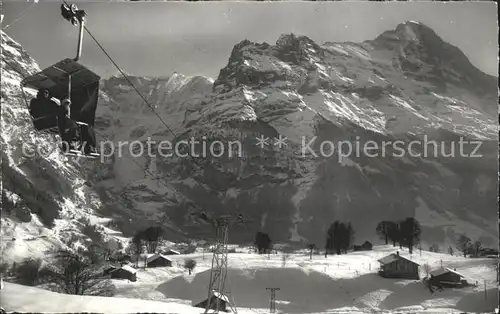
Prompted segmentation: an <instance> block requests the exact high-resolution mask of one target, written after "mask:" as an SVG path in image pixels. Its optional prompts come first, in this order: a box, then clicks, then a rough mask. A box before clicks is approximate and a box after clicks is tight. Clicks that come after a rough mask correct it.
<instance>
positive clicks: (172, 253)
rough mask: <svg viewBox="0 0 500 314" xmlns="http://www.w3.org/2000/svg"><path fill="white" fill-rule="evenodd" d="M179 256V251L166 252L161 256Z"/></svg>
mask: <svg viewBox="0 0 500 314" xmlns="http://www.w3.org/2000/svg"><path fill="white" fill-rule="evenodd" d="M179 254H181V253H180V252H179V251H176V250H171V249H169V250H166V251H164V252H163V253H162V255H179Z"/></svg>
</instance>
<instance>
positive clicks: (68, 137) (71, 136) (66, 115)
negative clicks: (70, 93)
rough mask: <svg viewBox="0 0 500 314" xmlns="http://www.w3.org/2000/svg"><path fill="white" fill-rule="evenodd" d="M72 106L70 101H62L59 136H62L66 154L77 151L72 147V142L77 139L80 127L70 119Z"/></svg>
mask: <svg viewBox="0 0 500 314" xmlns="http://www.w3.org/2000/svg"><path fill="white" fill-rule="evenodd" d="M70 106H71V101H70V100H69V99H64V100H63V101H62V104H61V107H60V110H59V115H58V119H57V121H58V127H59V135H60V136H61V140H62V146H63V147H62V149H63V151H65V152H68V151H69V150H75V149H77V148H76V147H75V146H74V145H72V142H73V141H74V140H75V139H76V138H77V135H78V125H77V124H76V123H75V121H73V120H71V118H70Z"/></svg>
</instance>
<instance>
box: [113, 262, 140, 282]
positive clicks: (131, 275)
mask: <svg viewBox="0 0 500 314" xmlns="http://www.w3.org/2000/svg"><path fill="white" fill-rule="evenodd" d="M109 275H110V277H111V278H115V279H128V280H130V281H137V269H135V268H132V267H130V266H128V265H123V266H121V267H120V268H117V269H115V270H113V271H111V272H110V273H109Z"/></svg>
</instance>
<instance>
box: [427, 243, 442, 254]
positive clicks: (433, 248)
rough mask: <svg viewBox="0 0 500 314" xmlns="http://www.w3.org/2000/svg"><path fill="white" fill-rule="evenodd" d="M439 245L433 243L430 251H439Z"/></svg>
mask: <svg viewBox="0 0 500 314" xmlns="http://www.w3.org/2000/svg"><path fill="white" fill-rule="evenodd" d="M439 250H440V249H439V245H437V244H436V243H434V244H433V245H431V246H430V248H429V251H430V252H434V253H439Z"/></svg>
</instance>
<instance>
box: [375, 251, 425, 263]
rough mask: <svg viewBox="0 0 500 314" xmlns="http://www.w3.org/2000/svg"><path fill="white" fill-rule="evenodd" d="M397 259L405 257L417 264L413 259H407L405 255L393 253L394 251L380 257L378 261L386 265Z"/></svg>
mask: <svg viewBox="0 0 500 314" xmlns="http://www.w3.org/2000/svg"><path fill="white" fill-rule="evenodd" d="M398 259H405V260H407V261H409V262H412V263H413V264H417V265H419V264H418V263H415V262H414V261H412V260H410V259H407V258H406V257H403V256H401V255H398V254H394V253H392V254H390V255H387V256H385V257H382V258H381V259H379V260H378V262H379V263H381V264H383V265H388V264H391V263H393V262H395V261H397V260H398Z"/></svg>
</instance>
